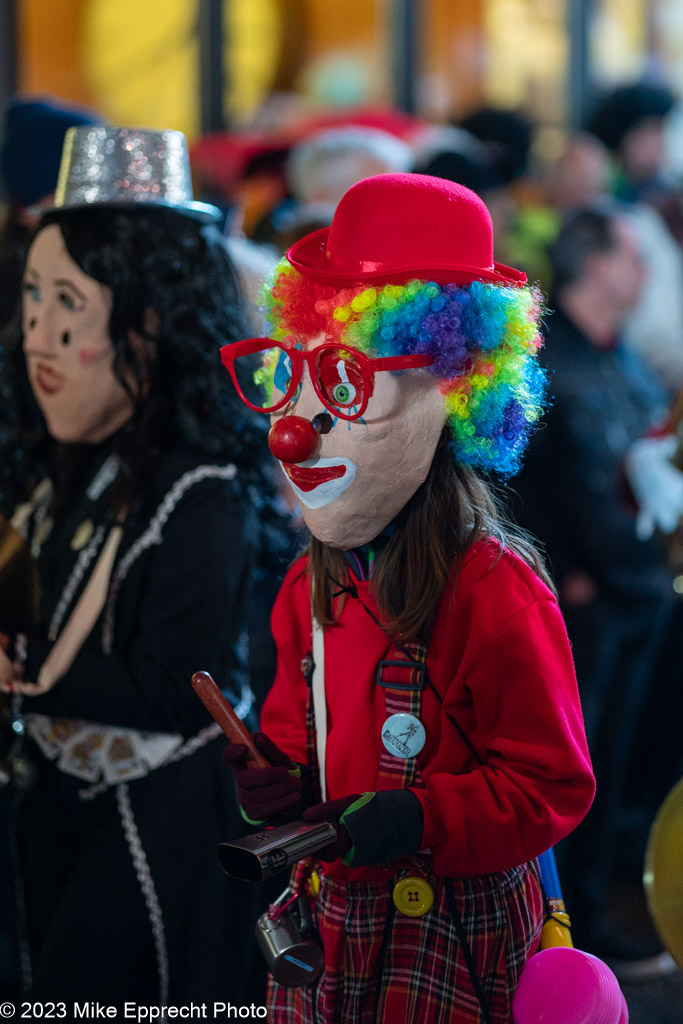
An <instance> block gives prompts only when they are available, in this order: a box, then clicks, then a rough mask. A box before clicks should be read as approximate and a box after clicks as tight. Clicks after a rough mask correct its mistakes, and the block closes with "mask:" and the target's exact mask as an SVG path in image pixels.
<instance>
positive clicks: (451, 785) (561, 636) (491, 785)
mask: <svg viewBox="0 0 683 1024" xmlns="http://www.w3.org/2000/svg"><path fill="white" fill-rule="evenodd" d="M464 683H465V686H466V687H467V689H468V690H469V692H470V694H471V699H472V704H473V715H474V719H475V721H476V726H475V733H474V736H475V737H476V740H475V743H476V749H477V750H478V753H479V755H480V757H481V759H482V761H483V764H480V765H479V764H476V763H475V764H473V765H472V766H471V770H469V771H468V772H466V773H464V774H452V773H450V772H449V771H448V770H447V765H448V760H447V754H448V751H447V750H446V751H444V750H443V749H441V750H439V751H437V755H436V759H435V764H434V770H432V771H430V772H426V773H425V777H426V786H425V788H424V789H416V790H414V792H415V794H416V796H417V797H418V798H419V799H420V801H421V802H422V806H423V811H424V831H423V837H422V845H423V848H425V849H431V851H432V853H433V855H434V861H435V868H436V871H437V873H438V874H441V875H450V876H454V875H471V874H481V873H488V872H495V871H499V870H502V869H503V868H506V867H509V866H510V865H511V864H521V863H524V862H525V861H527V860H529V859H530V858H532V857H535V856H538V855H539V854H540V853H542V852H544V851H545V850H547V849H548V848H549V847H551V846H553V845H554V844H555V843H557V842H558V841H559V840H560V839H562V838H563V837H564V836H566V835H567V834H568V833H569V832H570V831H571V830H572V829H573V828H575V827H576V825H577V824H578V823H579V822H580V821H581V819H582V818H583V817H584V815H585V814H586V812H587V811H588V808H589V807H590V804H591V801H592V798H593V794H594V780H593V774H592V770H591V765H590V759H589V755H588V750H587V746H586V740H585V733H584V728H583V721H582V716H581V710H580V705H579V698H578V692H577V686H576V679H575V675H574V669H573V664H572V658H571V651H570V647H569V642H568V640H567V636H566V632H565V629H564V623H563V621H562V618H561V615H560V612H559V610H558V608H557V605H556V604H555V602H554V601H553V600H552V599H550V598H549V599H548V600H536V601H534V602H532V603H530V604H529V605H527V606H526V607H525V608H523V609H521V610H520V611H518V612H517V613H516V614H514V615H513V616H512V617H511V618H510V619H509V620H508V621H507V622H506V623H505V624H504V625H503V626H502V627H501V628H500V629H499V630H498V632H497V633H496V634H495V636H494V637H493V638H492V639H490V640H489V641H488V642H487V643H485V644H482V645H481V652H480V654H479V655H478V657H477V658H476V660H475V661H474V663H473V664H472V666H471V667H470V668H469V670H468V671H467V674H466V677H465V679H464ZM460 689H461V686H460V684H459V685H458V690H460ZM448 702H449V696H448V694H447V695H446V697H445V701H444V706H445V708H446V709H447V708H448ZM460 713H461V712H460ZM457 717H458V715H457V714H456V718H457Z"/></svg>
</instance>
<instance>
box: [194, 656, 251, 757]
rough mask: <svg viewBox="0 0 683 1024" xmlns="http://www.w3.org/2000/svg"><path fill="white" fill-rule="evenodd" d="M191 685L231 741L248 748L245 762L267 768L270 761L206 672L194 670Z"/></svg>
mask: <svg viewBox="0 0 683 1024" xmlns="http://www.w3.org/2000/svg"><path fill="white" fill-rule="evenodd" d="M192 687H193V689H194V690H195V692H196V694H197V696H198V697H199V698H200V700H201V701H202V703H203V704H204V707H205V708H206V709H207V711H208V712H209V714H210V715H211V717H212V718H213V719H214V720H215V721H216V722H218V724H219V725H220V727H221V729H222V730H223V732H224V733H225V735H226V736H227V737H228V739H229V740H230V742H231V743H243V744H244V745H245V747H247V748H248V750H249V754H248V755H247V764H249V765H251V767H252V768H268V767H270V763H269V761H268V759H267V758H266V757H264V755H263V754H262V753H261V751H260V750H259V749H258V748H257V747H256V746H255V744H254V740H253V737H252V735H251V733H250V732H249V730H248V729H247V728H246V726H245V725H244V724H243V723H242V722H241V721H240V719H239V718H238V717H237V715H236V714H235V712H234V711H233V709H232V708H231V707H230V705H229V703H228V702H227V700H226V699H225V697H224V696H223V694H222V693H221V691H220V690H219V689H218V687H217V686H216V684H215V682H214V681H213V679H212V678H211V676H210V675H209V673H208V672H195V674H194V675H193V676H192Z"/></svg>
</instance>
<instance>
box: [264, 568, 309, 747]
mask: <svg viewBox="0 0 683 1024" xmlns="http://www.w3.org/2000/svg"><path fill="white" fill-rule="evenodd" d="M303 568H304V562H303V561H302V560H299V561H298V562H296V563H295V564H294V565H293V566H292V568H291V569H290V571H289V573H288V574H287V576H286V578H285V580H284V582H283V584H282V587H281V588H280V592H279V594H278V596H277V598H276V601H275V604H274V606H273V612H272V616H271V626H272V631H273V636H274V638H275V642H276V645H277V672H276V675H275V682H274V684H273V687H272V689H271V690H270V693H269V694H268V696H267V698H266V701H265V704H264V706H263V710H262V712H261V728H262V729H263V731H264V732H265V733H266V734H267V735H268V736H269V737H270V739H272V740H273V741H274V742H275V743H277V745H278V747H280V749H281V750H284V751H285V753H286V754H288V755H289V756H290V757H291V759H292V760H293V761H295V762H297V763H298V764H306V763H307V760H308V758H307V749H306V706H307V701H308V686H307V683H306V677H305V675H304V671H303V668H302V659H303V658H305V657H306V656H307V655H309V656H310V657H311V658H312V650H311V612H310V603H309V602H310V599H309V597H308V584H307V581H306V579H305V578H303V577H302V576H301V573H302V571H303ZM311 664H312V662H311Z"/></svg>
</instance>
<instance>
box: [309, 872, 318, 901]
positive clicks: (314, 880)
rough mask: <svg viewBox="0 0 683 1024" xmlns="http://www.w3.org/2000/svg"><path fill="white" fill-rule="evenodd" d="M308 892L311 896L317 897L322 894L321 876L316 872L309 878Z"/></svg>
mask: <svg viewBox="0 0 683 1024" xmlns="http://www.w3.org/2000/svg"><path fill="white" fill-rule="evenodd" d="M308 891H309V893H310V894H311V896H317V895H318V893H319V892H320V875H319V874H318V872H317V871H315V870H313V871H311V873H310V875H309V876H308Z"/></svg>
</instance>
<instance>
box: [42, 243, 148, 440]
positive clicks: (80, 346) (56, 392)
mask: <svg viewBox="0 0 683 1024" xmlns="http://www.w3.org/2000/svg"><path fill="white" fill-rule="evenodd" d="M111 302H112V294H111V290H110V289H109V288H107V287H106V286H105V285H102V284H100V283H99V282H98V281H95V280H93V278H91V277H88V276H87V275H86V274H84V273H83V271H82V270H81V269H80V267H79V266H78V265H77V264H76V263H75V262H74V261H73V260H72V259H71V257H70V256H69V253H68V251H67V249H66V245H65V244H64V239H63V237H62V233H61V231H60V229H59V227H58V225H57V224H50V225H48V226H47V227H45V228H43V230H42V231H40V232H39V234H38V235H37V236H36V238H35V240H34V242H33V244H32V246H31V248H30V250H29V254H28V259H27V264H26V271H25V273H24V282H23V301H22V311H23V334H24V354H25V357H26V365H27V370H28V376H29V381H30V383H31V388H32V389H33V393H34V395H35V397H36V401H37V402H38V405H39V406H40V408H41V410H42V412H43V415H44V416H45V420H46V422H47V428H48V430H49V432H50V434H51V435H52V436H53V437H54V438H55V439H56V440H58V441H61V442H63V443H85V444H97V443H99V442H100V441H103V440H105V439H106V438H107V437H110V436H111V435H112V434H113V433H115V432H116V431H117V430H118V429H119V427H121V426H123V424H124V423H126V422H127V421H128V420H129V419H130V418H131V416H132V415H133V402H132V399H131V397H130V395H129V394H128V392H127V391H126V390H125V388H124V387H123V385H122V384H121V382H120V381H119V380H118V379H117V378H116V377H115V375H114V371H113V362H114V347H113V345H112V343H111V339H110V337H109V314H110V310H111Z"/></svg>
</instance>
